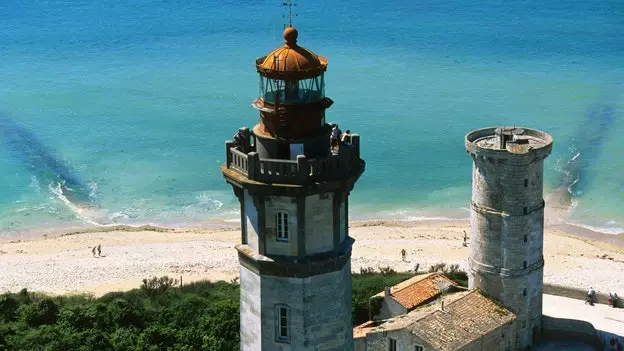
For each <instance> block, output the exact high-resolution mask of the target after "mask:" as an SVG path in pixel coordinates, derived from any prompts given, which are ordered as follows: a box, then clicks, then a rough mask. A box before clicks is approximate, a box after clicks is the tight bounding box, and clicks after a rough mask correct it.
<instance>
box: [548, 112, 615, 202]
mask: <svg viewBox="0 0 624 351" xmlns="http://www.w3.org/2000/svg"><path fill="white" fill-rule="evenodd" d="M614 122H615V106H614V105H613V104H605V103H594V104H592V105H591V106H590V107H589V109H588V110H587V113H586V114H585V116H584V118H583V119H582V120H581V122H580V123H579V125H578V127H577V130H576V133H575V134H574V137H573V138H572V139H571V140H570V142H569V143H568V144H569V145H570V146H569V150H570V153H571V156H570V158H569V159H568V160H567V161H564V162H565V163H564V164H563V165H562V166H561V169H560V172H561V175H560V176H559V179H558V180H557V183H556V184H555V188H556V189H561V188H566V189H567V191H568V193H569V194H570V196H572V197H575V196H581V195H582V194H583V190H584V189H586V188H587V187H588V186H589V185H590V184H591V182H592V180H593V178H594V172H593V167H594V166H595V165H596V164H597V161H598V159H599V157H600V153H601V151H602V148H603V146H604V144H605V142H606V141H607V140H608V139H609V136H610V134H611V127H612V126H613V124H614Z"/></svg>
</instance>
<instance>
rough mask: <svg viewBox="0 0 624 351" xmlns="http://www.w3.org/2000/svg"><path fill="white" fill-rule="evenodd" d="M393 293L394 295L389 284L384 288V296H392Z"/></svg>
mask: <svg viewBox="0 0 624 351" xmlns="http://www.w3.org/2000/svg"><path fill="white" fill-rule="evenodd" d="M391 295H392V294H391V293H390V287H389V286H386V287H385V288H384V296H385V297H390V296H391Z"/></svg>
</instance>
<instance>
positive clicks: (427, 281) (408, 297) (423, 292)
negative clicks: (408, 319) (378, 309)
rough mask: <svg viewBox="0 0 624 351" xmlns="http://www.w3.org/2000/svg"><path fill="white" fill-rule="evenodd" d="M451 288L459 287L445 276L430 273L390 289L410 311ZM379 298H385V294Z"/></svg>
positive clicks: (381, 294)
mask: <svg viewBox="0 0 624 351" xmlns="http://www.w3.org/2000/svg"><path fill="white" fill-rule="evenodd" d="M451 286H457V283H455V282H454V281H452V280H451V279H449V278H447V277H446V276H445V275H444V274H442V273H428V274H422V275H417V276H415V277H412V278H410V279H408V280H405V281H403V282H401V283H399V284H397V285H395V286H393V287H392V288H391V289H390V295H392V298H393V299H394V300H395V301H396V302H398V303H400V304H401V305H402V306H403V307H405V308H406V309H407V310H408V311H409V310H411V309H413V308H415V307H416V306H418V305H420V304H422V303H424V302H427V301H429V300H431V299H433V298H435V297H436V296H438V295H440V294H442V293H443V292H444V291H446V290H448V288H449V287H451ZM378 296H383V293H380V294H378Z"/></svg>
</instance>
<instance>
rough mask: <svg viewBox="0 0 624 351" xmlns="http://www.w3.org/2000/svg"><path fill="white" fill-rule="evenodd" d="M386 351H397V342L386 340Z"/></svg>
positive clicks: (390, 339)
mask: <svg viewBox="0 0 624 351" xmlns="http://www.w3.org/2000/svg"><path fill="white" fill-rule="evenodd" d="M388 351H397V342H396V340H395V339H393V338H388Z"/></svg>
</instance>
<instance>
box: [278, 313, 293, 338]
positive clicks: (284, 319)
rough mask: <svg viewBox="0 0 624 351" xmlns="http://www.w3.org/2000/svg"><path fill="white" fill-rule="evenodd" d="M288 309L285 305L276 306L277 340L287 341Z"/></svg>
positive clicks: (288, 335)
mask: <svg viewBox="0 0 624 351" xmlns="http://www.w3.org/2000/svg"><path fill="white" fill-rule="evenodd" d="M289 314H290V311H289V308H288V307H287V306H277V340H278V341H288V339H289V338H290V331H289V330H288V322H289V318H290V316H289Z"/></svg>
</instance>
